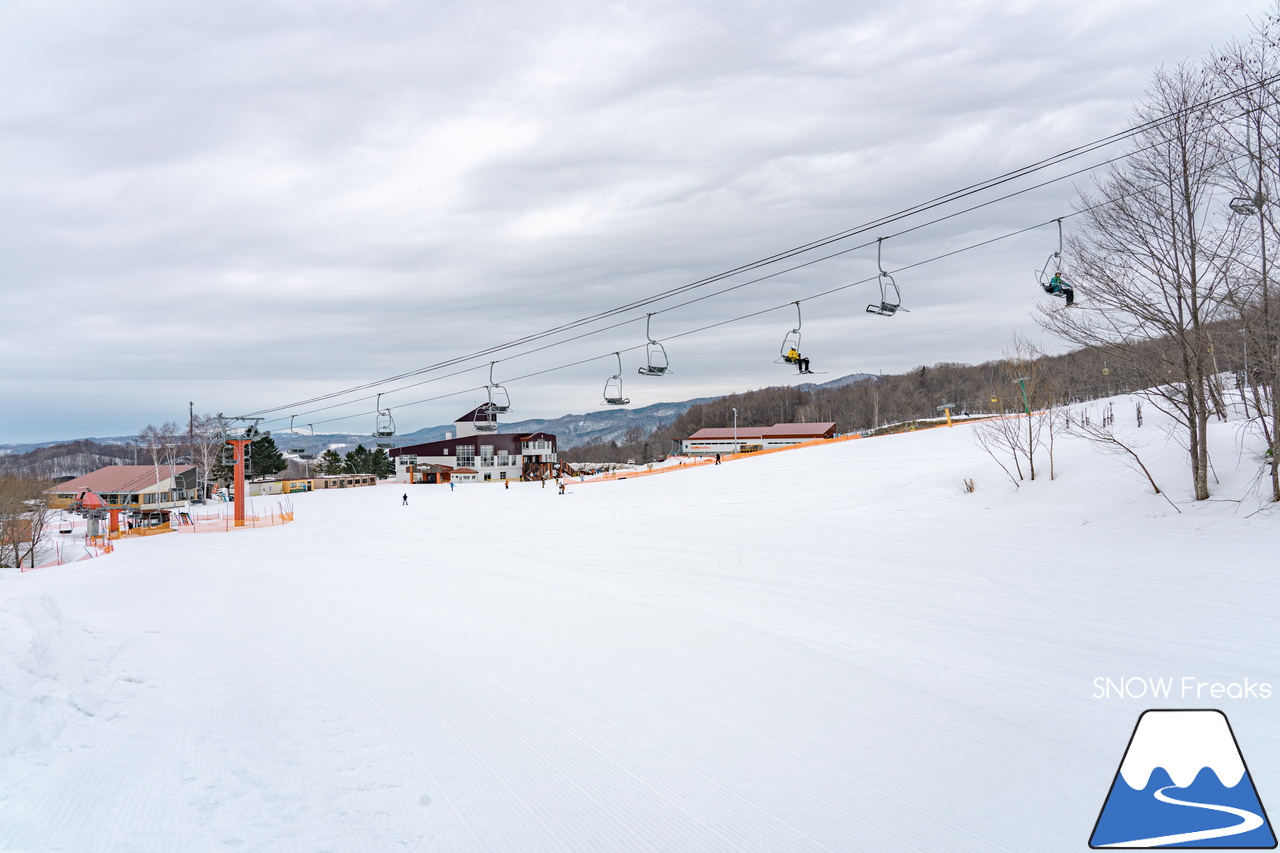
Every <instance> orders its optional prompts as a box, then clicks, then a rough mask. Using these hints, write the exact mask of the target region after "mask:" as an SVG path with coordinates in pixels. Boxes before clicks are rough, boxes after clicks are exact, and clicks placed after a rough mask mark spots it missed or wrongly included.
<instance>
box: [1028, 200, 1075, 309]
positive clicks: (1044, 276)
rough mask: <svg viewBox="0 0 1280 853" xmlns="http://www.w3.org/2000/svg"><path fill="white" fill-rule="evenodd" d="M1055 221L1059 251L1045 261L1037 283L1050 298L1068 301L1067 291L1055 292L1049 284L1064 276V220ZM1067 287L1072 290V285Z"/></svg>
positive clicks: (1037, 276) (1037, 275)
mask: <svg viewBox="0 0 1280 853" xmlns="http://www.w3.org/2000/svg"><path fill="white" fill-rule="evenodd" d="M1054 221H1055V222H1057V223H1058V251H1056V252H1054V253H1053V254H1051V255H1049V257H1048V258H1046V259H1045V262H1044V266H1043V267H1041V268H1040V271H1039V272H1037V273H1036V282H1037V283H1038V284H1039V285H1040V289H1041V290H1043V291H1044V292H1045V293H1048V294H1049V295H1050V296H1057V297H1059V298H1060V299H1066V298H1067V292H1066V289H1063V288H1059V289H1058V290H1056V291H1055V290H1053V289H1052V287H1051V285H1050V283H1049V282H1050V281H1051V280H1052V279H1053V277H1054V276H1055V275H1056V276H1061V275H1062V219H1061V218H1059V219H1056V220H1054ZM1063 282H1064V283H1066V279H1063ZM1066 287H1067V289H1070V287H1071V285H1070V284H1069V283H1068V284H1067V285H1066Z"/></svg>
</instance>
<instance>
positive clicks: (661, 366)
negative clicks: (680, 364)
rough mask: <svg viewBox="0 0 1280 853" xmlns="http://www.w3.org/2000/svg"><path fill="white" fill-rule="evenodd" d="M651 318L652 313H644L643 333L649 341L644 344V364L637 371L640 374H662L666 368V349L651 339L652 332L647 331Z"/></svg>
mask: <svg viewBox="0 0 1280 853" xmlns="http://www.w3.org/2000/svg"><path fill="white" fill-rule="evenodd" d="M652 318H653V314H652V313H650V314H646V315H645V318H644V334H645V337H646V338H648V339H649V342H648V343H647V344H646V345H645V366H644V367H642V368H640V370H639V371H638V373H639V374H640V375H641V376H663V375H665V374H666V372H667V370H668V363H667V351H666V349H665V348H663V346H662V344H660V343H658V342H657V341H655V340H654V339H653V334H652V333H651V332H650V331H649V321H650V320H651V319H652Z"/></svg>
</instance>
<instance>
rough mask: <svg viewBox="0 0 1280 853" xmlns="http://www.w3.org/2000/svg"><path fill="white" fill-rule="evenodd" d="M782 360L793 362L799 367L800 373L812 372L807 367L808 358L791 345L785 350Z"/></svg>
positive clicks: (788, 362)
mask: <svg viewBox="0 0 1280 853" xmlns="http://www.w3.org/2000/svg"><path fill="white" fill-rule="evenodd" d="M784 360H785V361H786V362H787V364H794V365H796V366H797V367H799V368H800V372H801V373H812V372H813V371H812V370H810V369H809V359H807V358H805V357H804V356H802V355H801V354H800V353H799V352H797V351H796V348H795V347H792V348H791V349H789V350H788V351H787V355H786V357H785V359H784Z"/></svg>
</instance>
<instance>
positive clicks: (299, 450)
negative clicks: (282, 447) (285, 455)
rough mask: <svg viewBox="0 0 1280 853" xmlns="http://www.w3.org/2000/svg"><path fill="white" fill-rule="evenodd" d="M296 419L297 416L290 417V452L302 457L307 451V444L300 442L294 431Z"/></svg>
mask: <svg viewBox="0 0 1280 853" xmlns="http://www.w3.org/2000/svg"><path fill="white" fill-rule="evenodd" d="M296 417H297V415H289V438H290V445H289V452H290V453H296V454H297V455H298V456H299V457H301V456H302V454H303V452H305V451H306V449H307V447H306V445H305V444H303V443H302V442H301V441H299V440H298V434H297V433H296V432H294V431H293V419H294V418H296Z"/></svg>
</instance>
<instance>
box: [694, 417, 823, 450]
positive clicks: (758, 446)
mask: <svg viewBox="0 0 1280 853" xmlns="http://www.w3.org/2000/svg"><path fill="white" fill-rule="evenodd" d="M835 434H836V425H835V422H834V421H831V422H827V423H818V424H774V425H773V426H771V427H738V428H737V429H734V428H733V427H707V428H705V429H700V430H698V431H697V432H695V433H694V434H693V435H691V436H689V437H688V438H686V439H684V440H682V441H681V442H680V448H681V452H682V453H684V454H685V455H686V456H713V455H715V454H717V453H742V452H747V451H752V450H766V449H769V448H772V447H787V446H788V445H792V444H801V443H803V442H806V441H816V440H818V439H822V438H834V437H835Z"/></svg>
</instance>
